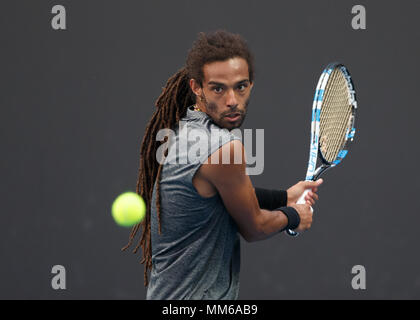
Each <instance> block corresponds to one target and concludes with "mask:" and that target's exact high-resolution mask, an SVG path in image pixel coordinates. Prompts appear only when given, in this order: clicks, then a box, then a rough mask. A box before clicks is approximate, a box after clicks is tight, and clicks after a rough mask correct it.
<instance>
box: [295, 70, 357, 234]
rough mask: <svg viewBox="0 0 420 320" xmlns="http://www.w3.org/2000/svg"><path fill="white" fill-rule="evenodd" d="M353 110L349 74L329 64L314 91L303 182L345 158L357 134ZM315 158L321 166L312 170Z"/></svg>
mask: <svg viewBox="0 0 420 320" xmlns="http://www.w3.org/2000/svg"><path fill="white" fill-rule="evenodd" d="M356 109H357V101H356V92H355V89H354V85H353V81H352V79H351V76H350V73H349V71H348V70H347V68H346V67H345V66H344V65H342V64H341V63H338V62H334V63H330V64H329V65H328V66H327V67H326V68H325V69H324V71H323V72H322V74H321V76H320V78H319V81H318V85H317V86H316V90H315V96H314V102H313V105H312V122H311V143H310V150H309V162H308V170H307V172H306V178H305V180H306V181H315V180H317V179H318V177H319V176H320V175H321V174H323V173H324V172H325V171H326V170H327V169H329V168H332V167H335V166H336V165H338V164H339V163H340V162H341V161H342V160H343V159H344V157H345V156H346V155H347V153H348V147H349V144H350V142H352V141H353V138H354V134H355V132H356V130H355V128H354V119H355V115H356ZM318 159H319V160H320V165H319V166H318V167H317V168H315V167H316V164H317V160H318ZM309 191H310V189H307V190H305V192H304V193H303V194H302V196H301V197H300V198H299V200H298V201H297V204H303V203H305V202H306V201H305V196H306V194H307V193H308V192H309ZM311 209H312V208H311ZM287 233H288V234H289V235H291V236H297V235H298V233H297V232H296V231H293V230H287Z"/></svg>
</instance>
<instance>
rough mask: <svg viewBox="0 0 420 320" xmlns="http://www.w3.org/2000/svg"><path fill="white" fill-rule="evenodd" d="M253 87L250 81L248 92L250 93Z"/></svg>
mask: <svg viewBox="0 0 420 320" xmlns="http://www.w3.org/2000/svg"><path fill="white" fill-rule="evenodd" d="M253 86H254V81H252V82H251V83H250V85H249V91H251V90H252V87H253Z"/></svg>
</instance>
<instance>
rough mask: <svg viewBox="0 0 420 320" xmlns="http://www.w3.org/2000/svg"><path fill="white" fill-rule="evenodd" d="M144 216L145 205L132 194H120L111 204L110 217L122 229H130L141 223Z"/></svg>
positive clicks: (135, 194) (139, 198) (140, 198)
mask: <svg viewBox="0 0 420 320" xmlns="http://www.w3.org/2000/svg"><path fill="white" fill-rule="evenodd" d="M145 214H146V204H145V203H144V200H143V198H142V197H140V196H139V195H138V194H137V193H134V192H125V193H122V194H120V195H119V196H118V197H117V198H116V199H115V200H114V203H113V204H112V217H113V218H114V220H115V222H116V223H117V224H118V225H120V226H122V227H132V226H134V225H135V224H138V223H139V222H141V221H142V220H143V218H144V216H145Z"/></svg>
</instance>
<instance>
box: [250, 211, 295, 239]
mask: <svg viewBox="0 0 420 320" xmlns="http://www.w3.org/2000/svg"><path fill="white" fill-rule="evenodd" d="M257 224H258V228H257V231H256V232H255V234H254V235H253V236H252V238H251V239H250V242H254V241H260V240H265V239H268V238H271V237H272V236H274V235H276V234H277V233H278V232H279V231H281V230H283V229H285V228H286V227H287V224H288V219H287V216H286V215H285V214H284V213H283V212H282V211H280V210H273V211H270V210H265V209H261V210H260V214H259V216H258V221H257Z"/></svg>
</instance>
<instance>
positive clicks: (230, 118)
mask: <svg viewBox="0 0 420 320" xmlns="http://www.w3.org/2000/svg"><path fill="white" fill-rule="evenodd" d="M240 117H241V114H240V113H239V112H235V113H231V114H228V115H226V116H225V118H226V119H227V120H228V121H231V122H233V121H237V120H238V119H239V118H240Z"/></svg>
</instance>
